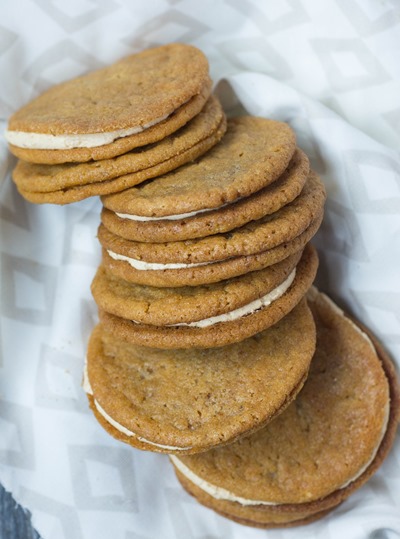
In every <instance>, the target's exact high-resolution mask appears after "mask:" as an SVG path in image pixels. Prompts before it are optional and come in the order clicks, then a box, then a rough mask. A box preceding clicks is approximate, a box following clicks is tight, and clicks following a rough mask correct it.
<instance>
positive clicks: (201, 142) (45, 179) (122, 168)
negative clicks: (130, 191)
mask: <svg viewBox="0 0 400 539" xmlns="http://www.w3.org/2000/svg"><path fill="white" fill-rule="evenodd" d="M225 128H226V122H225V116H224V112H223V110H222V107H221V104H220V103H219V101H218V100H217V99H216V98H215V97H211V98H210V99H209V100H208V102H207V103H206V105H205V106H204V108H203V110H202V111H201V112H200V113H199V114H198V115H197V116H196V117H195V118H194V119H192V120H191V121H190V122H189V123H188V124H186V125H185V126H184V127H182V128H181V129H180V130H178V131H177V132H176V133H174V134H173V135H171V136H169V137H166V138H165V139H163V140H162V141H161V142H159V143H158V144H154V145H150V146H146V147H143V148H139V149H136V150H132V151H131V152H128V153H126V154H124V155H120V156H117V157H114V158H112V159H103V160H101V161H92V162H90V163H78V164H70V163H67V164H61V165H37V164H32V163H27V162H25V161H19V162H18V164H17V166H16V168H15V170H14V172H13V180H14V182H15V183H16V184H17V186H18V188H19V189H20V190H22V191H23V192H27V191H28V192H32V193H36V194H37V195H38V193H54V192H57V191H65V190H68V189H71V188H74V187H75V188H82V187H84V186H93V188H97V189H98V190H99V194H100V193H101V192H113V190H118V189H121V188H127V187H131V186H132V185H136V183H138V182H140V181H144V180H146V179H148V178H151V177H152V171H154V170H158V169H160V166H161V170H163V165H164V170H165V171H168V170H170V167H171V163H174V159H176V158H177V159H179V163H181V162H183V163H185V162H186V161H185V158H186V159H190V158H192V157H193V156H192V152H191V149H192V148H198V149H199V150H200V149H202V148H204V150H207V149H208V146H209V142H208V141H209V140H214V141H215V143H216V142H218V141H219V139H220V138H221V137H222V135H223V133H224V130H225ZM179 156H182V157H183V158H179ZM198 156H199V151H196V153H195V157H198ZM149 171H150V172H149ZM38 196H40V195H38Z"/></svg>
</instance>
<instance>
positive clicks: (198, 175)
mask: <svg viewBox="0 0 400 539" xmlns="http://www.w3.org/2000/svg"><path fill="white" fill-rule="evenodd" d="M295 149H296V140H295V135H294V133H293V131H292V130H291V128H290V127H289V126H288V125H287V124H284V123H281V122H276V121H274V120H266V119H264V118H257V117H253V116H242V117H239V118H234V119H232V120H229V121H228V129H227V132H226V134H225V136H224V138H223V139H222V141H221V142H220V143H219V144H218V145H216V146H215V147H214V148H213V149H212V150H211V151H210V152H208V153H207V154H206V155H204V156H203V157H202V158H201V159H199V160H197V161H195V162H194V163H190V164H188V165H186V166H184V167H181V168H179V169H177V170H175V171H173V172H171V173H169V174H167V175H165V176H161V177H158V178H157V179H156V180H154V181H152V182H148V183H146V184H145V185H142V186H141V187H136V188H132V189H128V190H127V191H125V192H123V193H117V194H115V195H110V196H108V197H104V198H103V200H102V201H103V204H104V206H105V207H106V208H109V209H111V210H113V211H118V212H122V213H132V214H137V215H144V216H149V217H152V216H156V217H157V216H163V215H171V214H176V213H178V214H179V213H186V212H191V211H195V210H201V209H204V208H218V207H220V206H221V205H223V204H225V203H227V202H232V201H234V200H237V199H238V198H240V197H245V196H248V195H250V194H251V193H254V192H256V191H258V190H259V189H262V188H263V187H265V186H266V185H269V184H270V183H272V182H273V181H275V180H276V179H277V178H278V177H279V176H280V175H281V174H282V173H283V172H284V170H285V169H286V167H287V166H288V164H289V161H290V159H291V158H292V156H293V154H294V152H295Z"/></svg>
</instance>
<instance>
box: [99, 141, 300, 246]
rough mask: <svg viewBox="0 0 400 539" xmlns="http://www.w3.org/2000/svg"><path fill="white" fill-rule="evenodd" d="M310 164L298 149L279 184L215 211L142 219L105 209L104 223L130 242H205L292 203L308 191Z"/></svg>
mask: <svg viewBox="0 0 400 539" xmlns="http://www.w3.org/2000/svg"><path fill="white" fill-rule="evenodd" d="M309 170H310V169H309V162H308V158H307V156H306V155H305V153H304V152H302V151H301V150H299V149H297V150H296V152H295V153H294V156H293V158H292V160H291V161H290V163H289V166H288V168H287V169H286V170H285V172H284V173H283V174H282V176H281V177H280V178H278V179H277V180H276V181H274V182H273V183H271V184H270V185H268V186H267V187H264V189H261V190H260V191H257V192H256V193H253V194H252V195H250V196H248V197H245V198H241V199H240V200H238V201H236V202H233V203H231V204H226V205H224V206H222V207H221V208H217V209H215V210H210V211H207V210H200V212H192V213H194V214H186V215H183V216H177V215H176V214H175V215H173V216H170V218H168V217H153V218H148V217H141V216H132V215H127V214H123V213H118V214H117V213H115V212H113V211H111V210H108V209H107V208H103V211H102V214H101V219H102V222H103V223H104V225H105V226H106V228H108V229H109V230H110V231H111V232H113V233H114V234H116V235H117V236H122V237H123V238H125V239H128V240H135V241H148V242H166V241H182V240H187V239H194V238H201V237H205V236H210V235H213V234H220V233H223V232H227V231H229V230H232V229H234V228H238V227H240V226H242V225H244V224H246V223H248V222H250V221H254V220H257V219H261V217H263V216H264V215H267V214H271V213H274V212H276V211H278V210H279V209H280V208H282V207H283V206H286V204H289V203H290V202H292V201H293V200H294V199H295V198H296V197H297V196H299V194H300V193H301V190H302V189H303V187H304V184H305V182H306V179H307V176H308V173H309Z"/></svg>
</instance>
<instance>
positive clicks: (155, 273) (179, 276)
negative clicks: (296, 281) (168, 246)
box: [102, 212, 323, 287]
mask: <svg viewBox="0 0 400 539" xmlns="http://www.w3.org/2000/svg"><path fill="white" fill-rule="evenodd" d="M322 218H323V212H320V214H319V215H318V216H317V217H316V218H315V219H314V220H313V221H312V222H311V224H310V226H309V227H308V228H307V229H306V230H305V231H304V232H302V233H301V234H299V236H297V237H296V238H294V239H293V240H291V241H288V242H284V243H281V244H280V245H278V246H277V247H274V248H272V249H268V250H266V251H262V252H261V253H257V254H254V255H248V256H237V257H232V258H228V259H227V260H222V261H220V262H213V263H210V264H203V265H201V266H196V265H195V266H188V267H183V268H175V269H174V268H168V269H151V270H146V269H136V268H134V267H133V266H132V265H131V264H129V263H128V262H126V261H121V260H114V258H112V257H111V256H110V255H109V254H108V252H107V250H106V249H104V248H103V250H102V253H103V254H102V263H103V266H104V267H106V268H107V270H108V271H110V272H111V273H112V274H114V275H115V276H118V277H120V278H121V279H125V280H126V281H130V282H133V283H137V284H144V285H149V286H158V287H164V286H168V287H181V286H199V285H203V284H210V283H216V282H218V281H223V280H225V279H231V278H232V277H237V276H238V275H243V274H244V273H248V272H250V271H257V270H260V269H262V268H266V267H267V266H271V265H272V264H276V263H278V262H280V261H281V260H283V259H285V258H286V257H288V256H290V255H291V254H293V253H296V252H298V251H300V250H302V249H303V248H304V246H305V245H306V243H307V242H308V241H310V239H311V238H312V237H313V236H314V235H315V234H316V232H317V231H318V229H319V227H320V225H321V222H322Z"/></svg>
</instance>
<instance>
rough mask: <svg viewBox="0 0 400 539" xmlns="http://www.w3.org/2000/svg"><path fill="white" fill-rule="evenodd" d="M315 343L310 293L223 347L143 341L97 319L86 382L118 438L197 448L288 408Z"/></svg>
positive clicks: (141, 444)
mask: <svg viewBox="0 0 400 539" xmlns="http://www.w3.org/2000/svg"><path fill="white" fill-rule="evenodd" d="M314 349H315V326H314V321H313V318H312V315H311V312H310V310H309V308H308V307H307V304H306V302H305V300H303V301H302V302H301V303H300V304H299V305H298V306H297V307H296V308H295V309H293V310H292V311H291V313H290V314H288V316H286V317H285V318H283V319H282V320H281V321H280V322H278V324H276V325H275V326H273V327H272V328H270V329H268V330H266V331H264V332H262V333H259V334H258V335H256V336H254V337H251V338H249V339H247V340H245V341H242V342H240V343H238V344H234V345H230V346H226V347H223V348H217V349H207V350H171V351H169V350H159V349H156V348H144V347H140V346H135V345H132V344H128V343H124V342H122V341H120V340H119V339H115V338H113V337H111V336H110V335H109V334H107V333H106V332H105V331H104V329H103V328H102V327H101V326H98V327H97V328H96V329H95V330H94V332H93V334H92V337H91V339H90V343H89V348H88V356H87V358H88V363H87V377H86V382H85V385H84V387H85V389H86V392H87V393H88V397H89V401H90V404H91V407H92V409H93V411H94V413H95V415H96V418H97V419H98V421H99V422H100V423H101V425H102V426H103V427H104V428H105V429H106V430H107V431H108V432H109V433H110V434H112V435H113V436H114V437H115V438H117V439H119V440H122V441H124V442H126V443H128V444H131V445H133V446H134V447H138V448H139V449H147V450H149V451H158V452H172V453H178V454H181V453H196V452H198V451H205V450H207V449H209V448H211V447H215V446H218V445H223V444H226V443H228V442H232V441H233V440H235V439H237V438H239V437H241V436H243V434H245V433H248V432H251V431H255V430H257V429H259V428H261V427H262V426H263V425H265V424H266V423H268V422H269V421H270V420H271V419H272V418H274V417H275V416H276V415H277V414H279V413H280V412H282V410H283V409H284V408H285V407H286V406H287V404H288V403H289V402H290V401H291V400H292V399H293V398H294V396H295V395H296V394H297V392H298V391H299V390H300V388H301V387H302V385H303V383H304V380H305V378H306V376H307V372H308V367H309V363H310V361H311V357H312V354H313V352H314ZM88 382H89V383H88Z"/></svg>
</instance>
